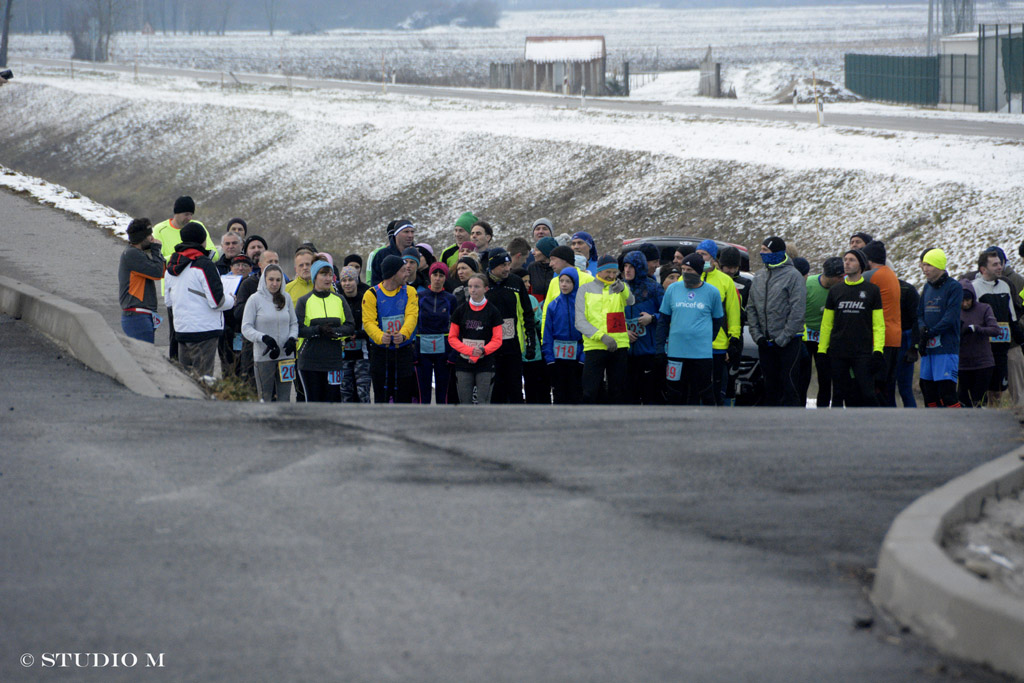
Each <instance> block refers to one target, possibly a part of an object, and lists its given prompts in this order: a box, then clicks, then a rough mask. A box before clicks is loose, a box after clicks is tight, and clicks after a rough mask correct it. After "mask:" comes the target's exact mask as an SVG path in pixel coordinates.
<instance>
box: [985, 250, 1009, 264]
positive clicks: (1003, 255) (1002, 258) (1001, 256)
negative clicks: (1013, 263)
mask: <svg viewBox="0 0 1024 683" xmlns="http://www.w3.org/2000/svg"><path fill="white" fill-rule="evenodd" d="M985 251H994V252H996V253H997V254H999V260H1000V261H1002V262H1003V263H1004V264H1005V263H1006V252H1005V251H1003V250H1002V249H1000V248H999V247H987V248H986V249H985Z"/></svg>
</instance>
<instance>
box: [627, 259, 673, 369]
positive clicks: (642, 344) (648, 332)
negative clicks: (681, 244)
mask: <svg viewBox="0 0 1024 683" xmlns="http://www.w3.org/2000/svg"><path fill="white" fill-rule="evenodd" d="M623 262H624V263H628V264H629V265H631V266H633V268H634V269H635V270H636V277H635V278H633V279H632V280H627V281H626V282H627V283H628V284H629V289H630V290H631V291H632V292H633V297H634V298H635V299H636V303H634V304H633V305H632V306H626V327H627V328H628V327H629V326H630V324H631V323H632V324H634V325H635V324H636V323H634V322H633V321H635V320H636V319H638V318H639V317H640V314H641V313H650V314H651V315H652V316H654V320H653V321H652V322H651V324H650V325H648V326H647V327H645V328H641V329H643V330H644V332H645V334H644V335H643V336H641V337H637V340H636V341H635V342H632V343H630V345H629V355H631V356H653V355H654V354H655V353H657V350H656V348H655V346H656V345H655V343H654V337H655V336H656V335H655V334H654V331H655V330H657V329H658V318H659V316H660V315H661V314H660V313H659V312H658V309H660V308H661V300H662V299H663V298H664V297H665V290H664V289H662V288H661V285H660V284H658V282H657V281H656V280H655V279H654V278H652V277H651V276H650V275H648V274H647V257H646V256H644V254H643V252H641V251H631V252H629V253H628V254H626V256H625V258H624V259H623Z"/></svg>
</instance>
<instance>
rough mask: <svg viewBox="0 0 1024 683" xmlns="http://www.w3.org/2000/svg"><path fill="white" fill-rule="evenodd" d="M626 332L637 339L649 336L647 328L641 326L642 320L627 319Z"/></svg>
mask: <svg viewBox="0 0 1024 683" xmlns="http://www.w3.org/2000/svg"><path fill="white" fill-rule="evenodd" d="M626 330H627V331H629V332H632V333H633V334H635V335H636V336H637V337H643V336H646V335H647V328H646V327H644V326H643V325H641V324H640V318H626Z"/></svg>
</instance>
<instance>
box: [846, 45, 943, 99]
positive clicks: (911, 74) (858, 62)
mask: <svg viewBox="0 0 1024 683" xmlns="http://www.w3.org/2000/svg"><path fill="white" fill-rule="evenodd" d="M843 64H844V71H845V82H846V89H847V90H849V91H851V92H854V93H856V94H858V95H860V96H861V97H863V98H865V99H868V100H877V101H881V102H895V103H898V104H919V105H926V106H934V105H936V104H938V103H939V58H938V57H899V56H894V55H861V54H853V53H848V54H846V55H845V56H844V60H843Z"/></svg>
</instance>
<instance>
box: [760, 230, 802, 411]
mask: <svg viewBox="0 0 1024 683" xmlns="http://www.w3.org/2000/svg"><path fill="white" fill-rule="evenodd" d="M761 261H762V262H763V263H764V268H762V269H761V270H760V271H759V272H758V273H757V274H756V275H754V282H753V284H751V286H750V296H749V298H748V299H747V322H748V323H749V325H750V336H751V337H753V338H754V341H756V342H757V350H758V355H759V357H760V360H761V373H762V374H763V375H764V390H765V405H769V406H779V405H781V406H791V407H797V406H800V391H799V389H798V385H799V375H800V351H801V350H802V348H803V345H802V344H801V343H800V338H801V337H802V335H803V331H804V306H805V303H806V300H807V286H806V283H805V282H804V277H803V275H801V274H800V272H799V271H797V269H796V268H795V267H794V266H793V259H791V258H789V256H787V255H786V243H785V241H783V239H782V238H781V237H769V238H768V239H766V240H765V241H764V242H763V243H762V245H761ZM801 407H802V406H801Z"/></svg>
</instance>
